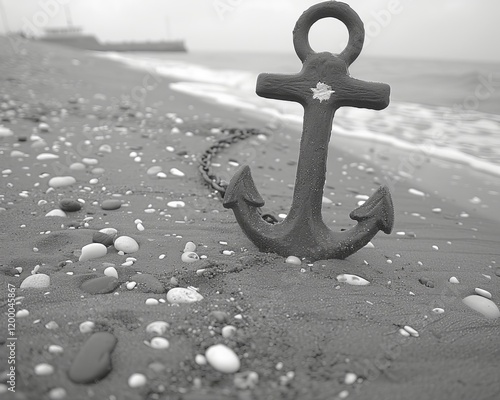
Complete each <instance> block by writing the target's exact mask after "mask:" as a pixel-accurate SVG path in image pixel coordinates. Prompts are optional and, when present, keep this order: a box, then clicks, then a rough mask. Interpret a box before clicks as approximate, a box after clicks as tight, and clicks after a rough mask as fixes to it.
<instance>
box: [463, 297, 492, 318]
mask: <svg viewBox="0 0 500 400" xmlns="http://www.w3.org/2000/svg"><path fill="white" fill-rule="evenodd" d="M462 301H463V303H464V304H465V305H467V306H469V307H470V308H472V309H473V310H475V311H477V312H480V313H481V314H483V315H484V316H485V317H486V318H491V319H495V318H498V317H500V310H499V309H498V307H497V305H496V304H495V303H493V302H492V301H491V300H490V299H487V298H486V297H483V296H478V295H475V294H473V295H471V296H467V297H466V298H465V299H463V300H462Z"/></svg>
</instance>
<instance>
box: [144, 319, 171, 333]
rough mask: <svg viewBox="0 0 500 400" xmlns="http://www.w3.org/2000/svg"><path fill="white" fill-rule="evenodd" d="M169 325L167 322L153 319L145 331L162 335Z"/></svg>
mask: <svg viewBox="0 0 500 400" xmlns="http://www.w3.org/2000/svg"><path fill="white" fill-rule="evenodd" d="M169 327H170V325H169V323H168V322H165V321H154V322H151V323H150V324H148V326H146V332H147V333H152V334H155V335H164V334H165V333H166V332H167V329H168V328H169Z"/></svg>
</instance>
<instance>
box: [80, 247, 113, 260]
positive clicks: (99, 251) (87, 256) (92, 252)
mask: <svg viewBox="0 0 500 400" xmlns="http://www.w3.org/2000/svg"><path fill="white" fill-rule="evenodd" d="M107 253H108V249H107V248H106V246H104V245H103V244H102V243H90V244H87V245H85V246H83V247H82V254H81V255H80V258H79V259H78V261H87V260H93V259H95V258H99V257H103V256H105V255H106V254H107Z"/></svg>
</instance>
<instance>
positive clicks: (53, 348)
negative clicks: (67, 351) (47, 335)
mask: <svg viewBox="0 0 500 400" xmlns="http://www.w3.org/2000/svg"><path fill="white" fill-rule="evenodd" d="M48 350H49V353H52V354H59V353H62V352H64V349H63V348H62V347H61V346H58V345H57V344H51V345H50V346H49V348H48Z"/></svg>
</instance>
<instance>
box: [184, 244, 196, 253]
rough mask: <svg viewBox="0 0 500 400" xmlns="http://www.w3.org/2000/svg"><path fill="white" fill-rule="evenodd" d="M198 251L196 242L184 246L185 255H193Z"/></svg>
mask: <svg viewBox="0 0 500 400" xmlns="http://www.w3.org/2000/svg"><path fill="white" fill-rule="evenodd" d="M194 251H196V244H195V243H194V242H187V243H186V245H185V246H184V250H183V251H182V252H183V253H191V252H194Z"/></svg>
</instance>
